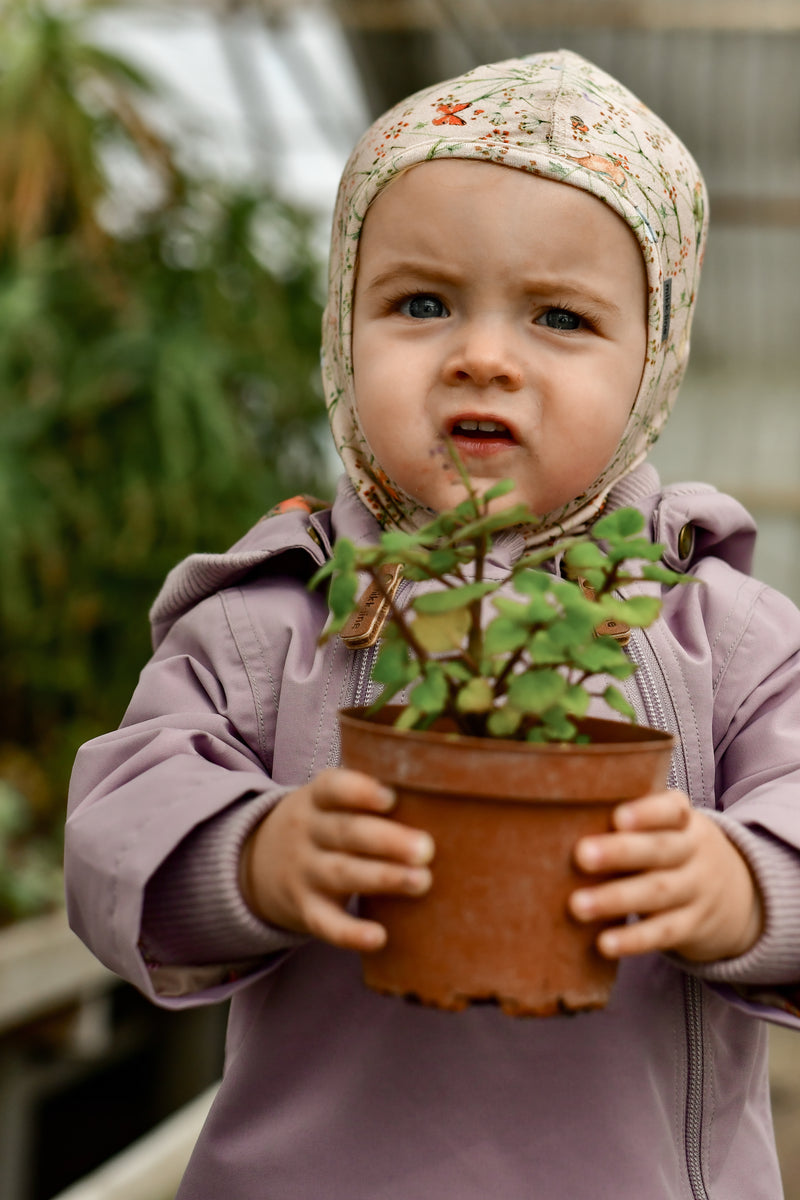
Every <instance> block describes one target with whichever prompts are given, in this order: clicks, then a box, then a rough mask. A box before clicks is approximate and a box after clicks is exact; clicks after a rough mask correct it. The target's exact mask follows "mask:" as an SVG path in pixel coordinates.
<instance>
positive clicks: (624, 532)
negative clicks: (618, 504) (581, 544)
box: [592, 508, 644, 542]
mask: <svg viewBox="0 0 800 1200" xmlns="http://www.w3.org/2000/svg"><path fill="white" fill-rule="evenodd" d="M643 529H644V517H643V516H642V514H641V513H640V512H639V510H638V508H617V509H615V510H614V512H610V513H607V514H606V516H604V517H601V518H600V520H599V521H596V522H595V524H594V526H593V528H592V537H594V538H597V539H598V540H599V541H609V542H610V541H616V540H618V539H619V538H628V537H633V535H634V534H636V533H641V531H642V530H643Z"/></svg>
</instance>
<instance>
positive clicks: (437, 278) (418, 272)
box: [365, 259, 462, 291]
mask: <svg viewBox="0 0 800 1200" xmlns="http://www.w3.org/2000/svg"><path fill="white" fill-rule="evenodd" d="M400 281H409V282H410V281H418V282H420V283H426V284H434V285H435V284H453V285H455V284H459V283H461V282H462V276H461V275H459V274H458V272H456V271H450V270H448V269H447V268H446V267H444V266H441V267H440V266H432V264H431V263H430V262H429V261H428V262H426V261H423V260H416V259H409V260H403V261H402V262H398V263H394V264H393V265H392V266H390V267H387V268H386V270H385V271H379V272H378V274H377V275H374V276H373V277H372V278H371V279H369V280H367V281H365V284H366V289H367V291H380V290H381V289H383V288H385V287H387V286H389V285H391V284H393V283H398V282H400Z"/></svg>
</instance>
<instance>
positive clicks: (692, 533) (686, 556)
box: [653, 483, 757, 574]
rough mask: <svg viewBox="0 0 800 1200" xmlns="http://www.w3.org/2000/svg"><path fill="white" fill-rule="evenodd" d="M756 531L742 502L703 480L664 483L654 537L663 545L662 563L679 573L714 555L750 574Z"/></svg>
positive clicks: (655, 515)
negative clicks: (701, 481) (671, 483)
mask: <svg viewBox="0 0 800 1200" xmlns="http://www.w3.org/2000/svg"><path fill="white" fill-rule="evenodd" d="M756 532H757V527H756V523H755V521H754V520H753V518H752V517H751V516H750V513H749V512H748V511H747V509H746V508H744V507H743V505H741V504H740V503H739V501H738V500H734V498H733V497H732V496H727V495H725V494H724V493H722V492H718V491H717V490H716V489H715V488H713V487H711V486H710V485H709V484H704V483H679V484H673V485H670V486H667V487H665V488H664V491H663V495H662V499H661V501H660V503H659V504H658V506H657V508H656V509H655V512H654V513H653V538H654V540H655V541H657V542H661V543H662V545H663V546H664V554H663V558H662V561H663V562H664V564H665V566H667V567H671V568H672V569H673V570H676V571H686V570H687V569H688V568H689V567H691V566H692V564H693V563H696V562H698V561H700V559H703V558H707V557H714V558H720V559H722V561H723V562H726V563H728V565H729V566H731V567H734V568H735V569H736V570H737V571H743V572H744V573H745V574H749V573H750V571H751V569H752V564H753V551H754V548H755V540H756Z"/></svg>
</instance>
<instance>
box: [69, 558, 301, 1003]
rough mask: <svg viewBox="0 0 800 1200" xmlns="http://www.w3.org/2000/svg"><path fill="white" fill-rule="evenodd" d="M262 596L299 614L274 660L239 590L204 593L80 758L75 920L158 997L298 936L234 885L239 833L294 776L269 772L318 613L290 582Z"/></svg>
mask: <svg viewBox="0 0 800 1200" xmlns="http://www.w3.org/2000/svg"><path fill="white" fill-rule="evenodd" d="M261 586H266V585H265V584H263V583H262V585H261ZM281 589H283V591H284V592H285V593H287V594H285V595H280V592H281ZM273 591H274V592H276V593H277V595H276V599H277V603H276V604H273V605H272V606H271V608H272V609H275V610H277V611H283V612H285V611H286V609H287V603H288V605H289V611H292V612H294V613H295V614H296V613H297V611H298V609H300V610H301V611H302V614H303V616H302V618H301V620H300V621H299V625H300V628H299V630H298V621H297V619H296V618H295V619H294V620H293V622H289V621H284V622H283V625H281V624H280V623H276V627H275V628H274V629H271V630H270V635H271V636H270V639H269V640H270V647H269V650H270V654H269V657H270V662H266V661H265V659H264V655H263V639H260V640H259V641H258V642H257V643H256V641H255V640H253V641H252V643H251V645H250V646H246V645H243V636H242V632H241V629H239V628H237V624H236V622H235V621H234V620H232V619H231V609H232V608H235V601H236V598H237V596H239V597H240V592H239V589H234V590H232V591H231V592H228V593H226V592H220V593H217V594H214V595H212V596H210V597H209V598H207V599H205V600H203V601H202V602H201V603H199V604H198V605H197V606H196V607H195V608H193V609H191V610H190V611H189V612H188V613H187V614H186V615H185V616H183V617H181V618H180V619H179V620H178V621H177V622H176V623H175V625H174V626H173V627H172V629H171V630H170V631H169V632H168V633H167V635H166V636H165V638H164V640H163V641H162V643H161V644H160V646H159V647H158V649H157V651H156V653H155V655H154V656H153V658H152V659H151V660H150V662H149V663H148V664H147V666H146V667H145V669H144V671H143V672H142V675H141V679H140V682H139V685H138V687H137V689H136V691H135V693H134V696H133V699H132V701H131V704H130V706H129V708H128V711H127V713H126V714H125V717H124V720H123V723H122V726H121V728H120V729H119V730H117V731H116V732H114V733H110V734H108V735H106V736H103V737H100V738H97V739H96V740H94V741H92V742H89V743H87V744H86V745H85V746H83V747H82V748H81V750H80V752H79V754H78V757H77V759H76V763H75V767H74V771H73V777H72V781H71V785H70V797H69V805H68V818H67V826H66V834H65V876H66V889H67V907H68V913H69V918H70V922H71V924H72V927H73V929H74V930H75V932H76V933H77V934H78V936H79V937H81V938H82V940H83V941H85V942H86V944H87V945H89V946H90V947H91V949H92V950H93V952H94V953H95V954H96V955H97V957H98V958H100V959H101V960H102V961H103V962H104V963H105V964H106V965H107V966H108V967H110V968H111V970H113V971H115V972H116V973H117V974H119V975H121V976H122V977H123V978H125V979H127V980H129V981H130V982H131V983H133V984H134V985H135V986H137V987H138V988H140V990H142V991H143V992H145V994H147V995H149V996H150V997H151V998H152V999H158V1000H160V1001H161V1002H165V997H170V996H173V997H174V996H178V995H185V996H186V997H187V1001H186V1002H199V1001H200V1000H202V1001H212V1000H218V999H222V998H224V997H225V996H226V995H228V994H230V992H231V990H233V989H234V988H235V987H237V986H239V980H240V979H241V978H242V977H243V976H247V975H248V974H252V972H253V971H254V970H260V969H268V968H269V966H270V965H272V963H273V962H274V955H275V952H276V951H280V950H285V949H287V948H289V947H291V946H292V945H293V944H295V943H296V941H297V940H298V939H296V938H294V937H293V935H291V934H286V933H284V932H282V931H279V930H274V929H271V928H270V927H269V926H267V925H265V924H263V923H262V922H260V921H259V920H258V919H257V918H256V917H255V916H253V915H252V914H251V913H250V912H249V910H248V909H247V907H246V905H245V904H244V902H243V900H242V899H241V895H240V893H239V888H238V857H239V850H240V847H241V845H242V843H243V841H244V839H245V838H246V837H247V834H248V833H249V831H250V829H251V828H252V827H253V826H254V825H255V823H256V822H257V821H259V820H260V819H261V818H262V817H263V816H264V815H265V814H266V813H267V812H268V811H269V810H270V808H271V807H272V806H273V805H274V804H275V803H277V802H278V801H279V800H280V798H281V797H282V796H283V795H284V794H285V793H286V792H287V791H288V790H290V788H291V787H292V786H296V785H297V783H300V782H304V780H300V779H298V780H296V781H295V780H288V779H284V780H282V781H280V782H279V781H277V780H276V779H274V778H273V769H272V768H273V764H272V749H273V746H274V740H275V732H276V724H277V721H278V699H279V695H280V688H281V676H282V669H283V665H284V663H285V661H286V658H287V655H288V656H292V657H293V660H294V662H295V667H296V669H298V670H300V671H301V672H302V670H303V669H305V667H304V665H303V663H302V661H299V660H302V659H303V658H304V657H305V658H306V659H308V660H309V661H311V660H313V658H314V654H315V651H316V641H317V638H316V634H317V633H318V632H319V628H321V624H322V621H323V620H324V605H323V604H322V603H319V604H317V603H316V598H309V595H308V593H307V592H306V591H305V588H304V584H303V583H302V582H301V581H297V580H290V581H276V582H275V583H274V584H273ZM301 593H302V595H301ZM304 622H305V625H308V626H309V628H305V625H304ZM259 655H260V659H259V661H257V662H254V661H252V660H253V658H258V657H259ZM148 896H149V900H148ZM269 956H272V957H269ZM192 993H194V994H195V995H194V1000H192V999H191V994H192ZM176 1002H177V1001H176ZM181 1002H183V1001H181Z"/></svg>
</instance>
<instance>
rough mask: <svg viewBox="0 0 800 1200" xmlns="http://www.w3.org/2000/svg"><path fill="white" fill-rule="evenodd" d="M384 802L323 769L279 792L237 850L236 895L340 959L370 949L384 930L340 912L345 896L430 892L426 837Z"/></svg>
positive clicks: (371, 786)
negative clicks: (339, 950) (336, 950)
mask: <svg viewBox="0 0 800 1200" xmlns="http://www.w3.org/2000/svg"><path fill="white" fill-rule="evenodd" d="M394 803H395V796H394V794H393V793H392V792H391V791H390V790H388V789H387V788H385V787H384V786H383V785H382V784H380V783H379V782H378V781H377V780H376V779H372V778H371V777H370V776H369V775H362V774H361V773H360V772H357V771H348V770H344V769H341V768H332V769H329V770H327V771H323V772H322V774H320V775H318V776H317V777H316V778H315V779H314V780H312V782H311V783H309V784H306V785H305V786H304V787H300V788H298V789H297V790H296V791H294V792H289V793H288V795H286V796H284V797H283V799H282V800H281V801H280V803H279V804H278V805H276V807H275V808H274V809H273V810H272V812H270V813H269V815H268V816H266V817H265V818H264V820H263V821H262V822H261V823H260V824H259V825H258V826H257V827H256V829H255V830H254V831H253V833H252V834H251V835H250V837H249V838H248V840H247V842H246V843H245V845H244V849H243V851H242V859H241V871H240V880H241V888H242V894H243V895H244V898H245V900H246V902H247V904H248V905H249V907H250V908H251V909H252V911H253V912H254V913H255V914H256V916H258V917H260V918H261V919H262V920H263V921H268V922H269V923H270V924H272V925H279V926H281V927H282V928H284V929H290V930H292V931H293V932H296V933H309V934H312V935H313V936H314V937H318V938H322V939H323V940H324V941H327V942H331V943H332V944H333V945H334V946H341V947H343V948H345V949H349V950H358V951H368V950H379V949H380V948H381V947H382V946H383V945H384V944H385V942H386V931H385V930H384V928H383V926H382V925H379V924H377V923H376V922H374V921H366V920H363V919H361V918H358V917H354V916H352V915H351V914H350V913H348V912H347V910H346V905H347V902H348V899H349V898H350V896H351V895H352V894H353V893H369V894H374V893H382V894H391V895H400V896H421V895H422V894H423V893H424V892H426V891H427V890H428V888H429V887H430V885H431V872H430V870H429V868H428V864H429V863H430V862H431V860H432V858H433V853H434V845H433V839H432V838H431V836H430V834H427V833H423V832H422V831H421V830H418V829H409V828H408V827H407V826H405V825H400V824H398V823H397V822H396V821H391V820H388V819H387V817H386V814H387V813H388V812H389V811H390V810H391V809H392V807H393V806H394Z"/></svg>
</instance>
